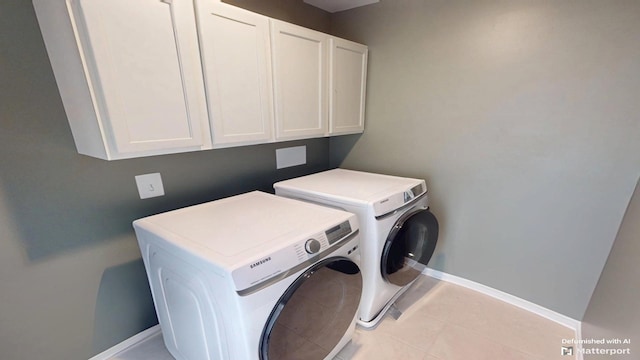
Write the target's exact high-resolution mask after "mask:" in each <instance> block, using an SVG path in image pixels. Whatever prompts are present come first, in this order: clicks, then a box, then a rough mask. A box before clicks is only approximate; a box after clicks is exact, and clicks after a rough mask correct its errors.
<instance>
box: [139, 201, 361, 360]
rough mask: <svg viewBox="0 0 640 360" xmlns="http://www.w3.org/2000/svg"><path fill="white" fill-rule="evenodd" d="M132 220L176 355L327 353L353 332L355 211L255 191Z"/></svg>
mask: <svg viewBox="0 0 640 360" xmlns="http://www.w3.org/2000/svg"><path fill="white" fill-rule="evenodd" d="M133 225H134V228H135V232H136V236H137V238H138V242H139V245H140V249H141V251H142V258H143V260H144V264H145V267H146V270H147V275H148V278H149V283H150V286H151V291H152V294H153V300H154V303H155V307H156V312H157V314H158V319H159V321H160V327H161V328H162V335H163V338H164V342H165V345H166V347H167V349H168V350H169V352H170V353H171V354H172V355H173V356H174V357H175V358H176V359H189V360H204V359H207V360H208V359H233V360H235V359H247V360H249V359H262V360H266V359H270V360H277V359H325V358H329V359H330V358H333V356H334V355H335V354H336V353H337V352H338V351H339V350H340V349H341V348H342V347H343V346H344V345H345V344H346V343H347V342H349V340H350V339H351V337H352V335H353V331H354V328H355V321H356V315H357V309H358V305H359V302H360V299H361V295H362V275H361V272H360V268H359V261H360V252H359V234H358V232H359V230H358V220H357V218H356V216H355V215H353V214H351V213H347V212H344V211H339V210H335V209H330V208H326V207H322V206H318V205H313V204H308V203H304V202H301V201H296V200H291V199H285V198H282V197H277V196H275V195H271V194H266V193H262V192H258V191H256V192H251V193H247V194H242V195H238V196H233V197H229V198H226V199H222V200H217V201H213V202H209V203H205V204H201V205H195V206H191V207H187V208H183V209H179V210H175V211H171V212H167V213H163V214H159V215H154V216H150V217H146V218H143V219H140V220H136V221H135V222H134V224H133Z"/></svg>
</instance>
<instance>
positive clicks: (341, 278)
mask: <svg viewBox="0 0 640 360" xmlns="http://www.w3.org/2000/svg"><path fill="white" fill-rule="evenodd" d="M361 294H362V275H361V274H360V268H358V265H356V264H355V263H354V262H352V261H351V260H349V259H348V258H346V257H332V258H327V259H325V260H322V261H320V262H318V263H316V264H315V265H313V266H311V267H310V268H309V269H308V270H307V271H305V272H304V273H303V274H302V275H300V276H299V277H298V278H297V279H296V280H295V281H294V282H293V283H292V284H291V286H289V288H288V289H287V291H286V292H285V293H284V294H283V295H282V297H281V298H280V299H279V300H278V303H277V304H276V307H275V308H274V309H273V311H272V312H271V315H270V316H269V319H268V320H267V324H266V326H265V328H264V331H263V332H262V338H261V340H260V359H262V360H267V359H269V360H282V359H311V360H313V359H318V360H321V359H324V358H325V357H326V356H327V355H328V354H329V353H330V352H331V351H332V350H333V349H334V348H335V347H336V345H338V343H339V342H340V340H342V338H343V336H344V334H345V333H346V332H347V330H348V329H349V327H350V325H351V324H352V322H353V321H354V319H355V316H356V313H357V310H358V304H359V303H360V296H361Z"/></svg>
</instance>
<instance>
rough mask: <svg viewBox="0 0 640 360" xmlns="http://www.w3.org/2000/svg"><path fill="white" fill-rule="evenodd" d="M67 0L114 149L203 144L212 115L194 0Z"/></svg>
mask: <svg viewBox="0 0 640 360" xmlns="http://www.w3.org/2000/svg"><path fill="white" fill-rule="evenodd" d="M66 1H67V7H68V11H69V14H70V17H71V22H72V23H73V25H74V30H75V33H76V37H77V40H78V41H79V46H80V47H81V49H80V54H81V57H83V65H84V66H85V73H86V74H87V82H88V83H89V91H90V92H91V98H92V101H93V106H94V108H95V111H96V114H97V117H98V121H99V124H100V126H101V128H102V129H103V134H104V137H105V139H104V140H105V141H106V142H107V143H110V144H112V145H113V146H111V148H112V147H115V149H111V150H112V151H111V156H112V157H115V158H118V157H130V156H132V155H130V153H146V154H149V152H150V154H153V153H164V152H172V151H171V149H176V148H181V149H183V150H184V149H187V148H193V149H194V150H195V149H199V148H200V147H201V146H202V145H203V144H204V142H205V140H204V137H203V136H205V135H204V134H203V131H202V130H203V123H204V124H205V125H204V126H206V120H207V116H206V108H205V104H204V91H203V85H202V80H201V79H202V71H201V69H200V62H199V57H198V55H197V54H198V43H197V33H196V26H195V21H194V20H193V4H192V2H191V1H190V0H163V1H159V0H136V1H131V0H66ZM207 136H208V134H207ZM128 153H129V155H127V154H128ZM123 154H124V155H123Z"/></svg>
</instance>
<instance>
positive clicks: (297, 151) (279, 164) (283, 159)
mask: <svg viewBox="0 0 640 360" xmlns="http://www.w3.org/2000/svg"><path fill="white" fill-rule="evenodd" d="M306 163H307V146H306V145H303V146H294V147H288V148H282V149H276V169H282V168H286V167H291V166H296V165H303V164H306Z"/></svg>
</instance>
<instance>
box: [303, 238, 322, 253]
mask: <svg viewBox="0 0 640 360" xmlns="http://www.w3.org/2000/svg"><path fill="white" fill-rule="evenodd" d="M304 250H305V251H306V252H307V253H308V254H316V253H317V252H318V251H320V241H318V240H316V239H309V240H307V242H305V243H304Z"/></svg>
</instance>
